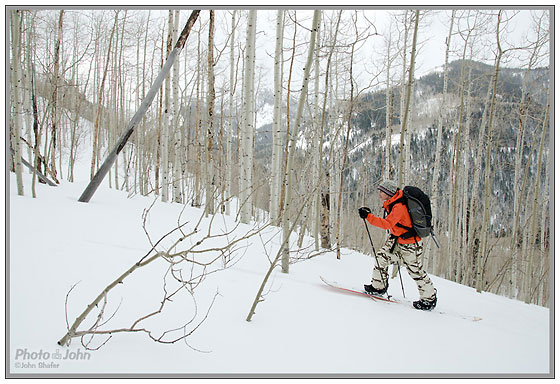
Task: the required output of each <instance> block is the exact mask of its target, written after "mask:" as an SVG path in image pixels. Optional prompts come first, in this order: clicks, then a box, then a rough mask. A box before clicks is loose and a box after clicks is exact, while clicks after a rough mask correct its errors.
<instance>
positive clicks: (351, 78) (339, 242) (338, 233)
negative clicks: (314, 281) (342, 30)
mask: <svg viewBox="0 0 560 384" xmlns="http://www.w3.org/2000/svg"><path fill="white" fill-rule="evenodd" d="M353 21H354V28H355V29H356V31H355V32H356V40H355V41H354V42H352V44H351V47H352V48H351V53H350V71H349V83H350V101H349V103H348V115H347V118H346V126H347V128H346V136H345V140H344V150H343V154H342V166H341V167H340V176H339V178H340V179H339V182H340V188H339V190H338V202H337V204H336V209H337V211H338V213H337V221H336V235H335V237H336V258H337V259H340V248H341V247H342V239H341V237H342V233H341V232H342V228H341V222H342V214H343V210H342V204H343V199H342V197H343V194H344V193H343V191H344V172H345V168H346V162H347V160H348V144H349V141H350V130H351V128H352V114H353V111H354V76H353V66H354V50H355V47H356V44H357V43H358V30H357V25H356V19H355V15H354V16H353Z"/></svg>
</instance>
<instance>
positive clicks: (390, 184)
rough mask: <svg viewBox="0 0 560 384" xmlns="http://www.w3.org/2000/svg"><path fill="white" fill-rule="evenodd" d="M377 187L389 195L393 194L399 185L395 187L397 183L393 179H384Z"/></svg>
mask: <svg viewBox="0 0 560 384" xmlns="http://www.w3.org/2000/svg"><path fill="white" fill-rule="evenodd" d="M377 189H378V190H380V191H381V192H383V193H386V194H387V195H389V196H394V195H395V193H397V190H398V189H399V187H397V183H395V182H394V181H393V180H384V181H383V182H382V183H381V184H379V187H377Z"/></svg>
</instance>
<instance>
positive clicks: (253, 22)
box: [239, 9, 257, 223]
mask: <svg viewBox="0 0 560 384" xmlns="http://www.w3.org/2000/svg"><path fill="white" fill-rule="evenodd" d="M256 27H257V11H256V10H254V9H252V10H250V11H249V19H248V26H247V42H246V48H245V73H244V76H243V114H242V122H241V148H240V153H239V154H240V163H241V169H240V171H241V178H240V184H241V186H240V190H239V199H240V202H239V204H241V212H240V213H241V215H240V219H241V222H242V223H249V221H250V220H251V211H252V205H253V204H252V201H253V196H252V195H253V135H254V130H255V127H254V126H253V124H254V120H255V118H254V114H255V108H254V104H253V102H254V97H253V93H254V87H255V43H256Z"/></svg>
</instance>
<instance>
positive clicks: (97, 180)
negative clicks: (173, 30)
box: [78, 10, 200, 203]
mask: <svg viewBox="0 0 560 384" xmlns="http://www.w3.org/2000/svg"><path fill="white" fill-rule="evenodd" d="M199 13H200V10H194V11H193V12H192V13H191V15H190V17H189V19H188V20H187V23H186V24H185V27H184V28H183V31H182V32H181V34H180V36H179V38H178V39H177V42H176V44H175V47H174V48H173V50H172V51H171V54H170V55H169V57H168V59H167V60H166V62H165V64H164V66H163V68H162V70H161V72H160V73H159V74H158V76H157V77H156V79H155V80H154V83H153V84H152V86H151V88H150V90H149V91H148V93H147V95H146V98H145V99H144V100H143V101H142V104H141V105H140V108H139V109H138V110H137V111H136V113H135V114H134V116H132V119H131V120H130V122H129V123H128V126H127V129H126V130H125V131H124V133H123V134H122V135H121V136H120V137H119V140H118V141H117V144H116V145H115V147H114V148H113V149H112V150H111V152H109V154H108V155H107V157H106V158H105V160H104V162H103V164H102V165H101V167H100V168H99V171H98V172H97V173H96V174H95V176H94V178H93V180H92V181H91V182H90V183H89V184H88V186H87V187H86V189H85V190H84V192H83V193H82V195H81V196H80V198H79V199H78V201H80V202H86V203H87V202H88V201H89V200H90V199H91V197H92V196H93V194H94V193H95V191H96V190H97V188H98V187H99V185H100V184H101V182H102V181H103V178H104V177H105V175H106V174H107V172H108V171H109V168H110V167H111V166H112V164H113V163H114V161H115V158H116V157H117V156H118V154H119V153H120V151H121V150H122V148H123V147H124V146H125V144H126V142H127V141H128V139H129V138H130V136H131V135H132V133H133V132H134V129H135V128H136V126H137V124H139V123H140V120H141V119H142V117H143V116H144V114H145V113H146V110H147V109H148V107H149V106H150V104H151V103H152V101H153V99H154V97H155V95H156V93H157V91H158V90H159V88H160V87H161V84H162V83H163V81H164V79H165V77H166V76H167V74H168V73H169V71H170V69H171V66H173V64H174V62H175V59H176V57H177V56H178V55H179V53H180V52H181V50H182V49H183V47H184V45H185V42H186V41H187V38H188V36H189V33H190V31H191V29H192V26H193V24H194V23H195V21H196V19H197V18H198V15H199Z"/></svg>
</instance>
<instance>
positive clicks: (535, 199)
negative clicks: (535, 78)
mask: <svg viewBox="0 0 560 384" xmlns="http://www.w3.org/2000/svg"><path fill="white" fill-rule="evenodd" d="M549 109H550V94H549V98H548V102H547V106H546V108H545V116H544V119H543V123H542V130H541V138H540V144H539V152H538V157H537V168H536V170H535V173H536V177H535V183H534V186H533V191H532V207H531V223H530V225H529V228H530V229H529V239H530V240H529V254H528V255H527V263H526V268H525V274H524V276H525V281H526V282H525V284H524V286H525V302H526V303H530V302H531V298H532V297H531V291H532V290H533V287H534V286H535V285H536V286H538V284H541V283H542V282H539V281H537V282H536V281H535V280H536V278H535V272H536V271H535V269H536V268H535V264H536V263H537V261H536V260H535V258H536V256H535V251H536V250H537V245H538V241H539V236H538V230H537V217H538V210H539V208H538V204H539V200H540V199H541V194H540V186H541V173H542V164H543V148H544V142H545V134H546V131H547V128H548V113H549ZM541 230H543V228H541Z"/></svg>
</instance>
